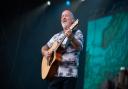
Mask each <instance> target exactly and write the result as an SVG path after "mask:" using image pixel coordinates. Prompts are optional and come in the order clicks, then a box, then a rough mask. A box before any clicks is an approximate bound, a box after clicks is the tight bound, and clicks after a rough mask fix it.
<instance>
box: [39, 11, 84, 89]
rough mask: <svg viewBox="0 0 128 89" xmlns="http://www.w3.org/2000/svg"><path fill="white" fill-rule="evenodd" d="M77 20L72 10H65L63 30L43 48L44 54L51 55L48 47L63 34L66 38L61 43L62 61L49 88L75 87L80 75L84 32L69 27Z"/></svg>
mask: <svg viewBox="0 0 128 89" xmlns="http://www.w3.org/2000/svg"><path fill="white" fill-rule="evenodd" d="M74 21H75V19H74V16H73V14H72V12H71V11H70V10H64V11H63V12H62V15H61V25H62V28H63V31H61V32H59V33H57V34H55V35H54V36H53V37H52V38H51V39H50V40H49V41H48V43H47V44H46V45H44V46H43V47H42V49H41V51H42V55H43V56H45V57H46V58H47V57H50V56H51V53H49V52H48V49H49V48H51V47H52V44H53V43H54V42H55V41H56V40H57V39H59V38H60V37H61V35H62V34H65V35H66V38H65V39H64V41H63V42H62V44H61V47H62V48H63V49H62V50H63V54H62V59H61V63H60V64H59V67H58V70H57V73H56V74H55V77H54V78H52V79H50V80H49V87H48V89H75V85H76V81H77V77H78V65H79V54H80V51H81V50H82V48H83V34H82V32H81V31H80V30H79V29H75V30H73V31H71V30H70V29H69V28H70V26H71V25H72V24H73V22H74Z"/></svg>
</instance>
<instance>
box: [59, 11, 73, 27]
mask: <svg viewBox="0 0 128 89" xmlns="http://www.w3.org/2000/svg"><path fill="white" fill-rule="evenodd" d="M73 22H74V16H73V13H72V12H71V11H70V10H64V11H63V12H62V14H61V24H62V27H63V28H69V27H70V26H71V24H72V23H73Z"/></svg>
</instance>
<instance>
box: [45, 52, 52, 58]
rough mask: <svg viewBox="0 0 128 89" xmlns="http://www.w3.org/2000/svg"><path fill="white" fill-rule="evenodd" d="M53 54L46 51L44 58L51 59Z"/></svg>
mask: <svg viewBox="0 0 128 89" xmlns="http://www.w3.org/2000/svg"><path fill="white" fill-rule="evenodd" d="M51 54H52V52H49V51H45V52H44V56H45V57H46V59H49V57H50V56H51Z"/></svg>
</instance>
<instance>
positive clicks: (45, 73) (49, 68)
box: [41, 19, 79, 79]
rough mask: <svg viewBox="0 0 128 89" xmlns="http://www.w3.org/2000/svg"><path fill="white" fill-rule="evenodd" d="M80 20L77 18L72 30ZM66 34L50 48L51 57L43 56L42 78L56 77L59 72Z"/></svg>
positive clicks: (71, 27)
mask: <svg viewBox="0 0 128 89" xmlns="http://www.w3.org/2000/svg"><path fill="white" fill-rule="evenodd" d="M78 22H79V20H78V19H77V20H76V21H75V22H74V23H73V24H72V25H71V26H70V28H69V29H70V30H71V31H73V30H74V28H75V27H76V26H77V25H78ZM65 38H66V36H65V35H64V36H63V37H62V38H61V39H59V40H57V41H55V42H54V43H53V45H52V47H51V48H50V49H49V50H48V51H49V52H51V53H52V54H51V56H50V57H49V58H46V57H43V59H42V64H41V76H42V79H49V78H52V77H54V75H55V74H56V73H57V69H58V66H59V63H60V61H61V57H62V56H61V53H62V52H61V51H60V50H61V49H60V45H61V43H62V42H63V41H64V39H65Z"/></svg>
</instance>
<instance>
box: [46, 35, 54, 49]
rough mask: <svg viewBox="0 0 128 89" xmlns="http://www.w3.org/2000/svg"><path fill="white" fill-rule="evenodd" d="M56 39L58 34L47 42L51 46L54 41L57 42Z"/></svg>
mask: <svg viewBox="0 0 128 89" xmlns="http://www.w3.org/2000/svg"><path fill="white" fill-rule="evenodd" d="M55 40H56V35H54V36H53V37H52V38H51V39H50V40H49V41H48V42H47V45H48V47H49V48H51V47H52V45H53V43H54V42H55Z"/></svg>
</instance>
